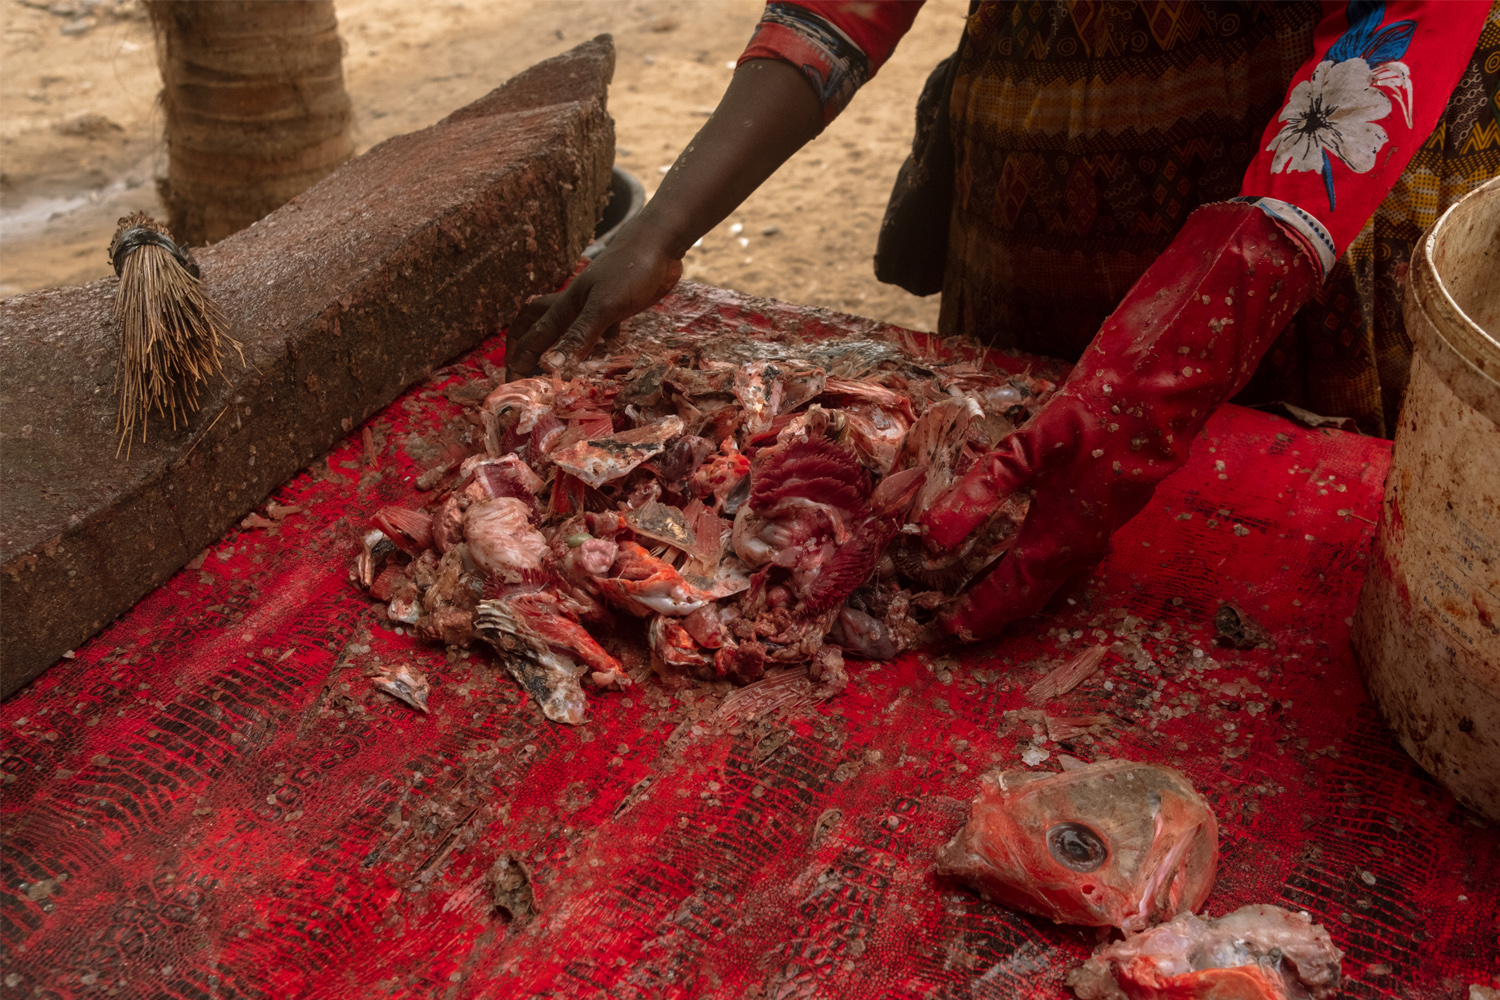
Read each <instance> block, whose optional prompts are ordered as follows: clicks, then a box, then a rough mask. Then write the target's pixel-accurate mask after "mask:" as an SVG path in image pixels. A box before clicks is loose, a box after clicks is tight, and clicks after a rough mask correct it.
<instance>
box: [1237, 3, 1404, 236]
mask: <svg viewBox="0 0 1500 1000" xmlns="http://www.w3.org/2000/svg"><path fill="white" fill-rule="evenodd" d="M1384 14H1385V3H1384V2H1383V0H1375V2H1371V0H1354V2H1352V3H1350V4H1349V8H1348V16H1349V30H1348V31H1346V32H1344V34H1343V35H1341V36H1340V37H1339V39H1338V41H1336V42H1334V43H1333V45H1332V46H1330V47H1329V49H1328V56H1327V58H1325V59H1324V60H1323V61H1322V62H1320V63H1318V65H1317V66H1316V67H1315V68H1314V69H1313V73H1312V76H1311V78H1309V79H1307V80H1304V81H1302V82H1301V83H1299V84H1297V85H1296V86H1295V87H1293V88H1292V92H1291V94H1289V95H1288V96H1287V102H1286V106H1285V107H1284V108H1282V109H1281V114H1280V115H1278V116H1277V119H1278V120H1279V121H1282V122H1285V123H1286V124H1284V125H1283V126H1282V127H1281V129H1280V131H1278V132H1277V133H1276V136H1275V138H1273V139H1272V140H1271V144H1270V145H1269V146H1267V147H1266V149H1267V150H1268V151H1269V152H1271V153H1272V158H1271V172H1272V173H1281V172H1282V171H1297V170H1300V171H1308V172H1315V173H1321V174H1322V175H1323V186H1324V188H1325V189H1326V190H1327V191H1328V208H1329V210H1330V211H1332V210H1333V209H1334V207H1335V199H1334V190H1333V162H1332V157H1337V158H1338V159H1339V161H1340V162H1341V163H1343V164H1344V165H1345V166H1347V167H1348V168H1349V169H1350V170H1353V171H1354V172H1355V173H1358V174H1362V173H1366V172H1368V171H1369V170H1371V169H1372V168H1373V167H1374V166H1375V158H1376V155H1377V154H1378V153H1379V152H1380V150H1381V148H1382V147H1383V146H1385V144H1386V143H1387V142H1388V141H1389V140H1390V135H1389V134H1388V133H1387V132H1386V130H1385V129H1384V128H1383V127H1381V126H1380V125H1378V124H1376V123H1377V122H1379V121H1382V120H1383V119H1385V118H1387V117H1388V116H1389V115H1390V113H1391V97H1388V96H1386V93H1385V92H1386V91H1389V92H1390V94H1391V96H1392V97H1394V98H1395V99H1396V101H1397V102H1398V103H1399V104H1400V105H1401V110H1402V112H1403V113H1404V116H1405V118H1406V123H1407V126H1408V127H1410V125H1411V99H1412V83H1411V71H1410V69H1409V68H1408V67H1407V66H1406V64H1405V63H1401V62H1396V61H1395V60H1396V58H1397V57H1398V56H1401V55H1403V54H1405V52H1406V48H1407V45H1408V44H1410V41H1411V35H1412V31H1413V30H1414V29H1415V27H1416V25H1415V23H1414V22H1412V21H1397V22H1395V23H1394V24H1391V25H1387V26H1385V27H1383V28H1382V27H1381V26H1380V21H1381V18H1382V17H1383V16H1384Z"/></svg>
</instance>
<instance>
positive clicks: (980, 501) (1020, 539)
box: [922, 204, 1318, 639]
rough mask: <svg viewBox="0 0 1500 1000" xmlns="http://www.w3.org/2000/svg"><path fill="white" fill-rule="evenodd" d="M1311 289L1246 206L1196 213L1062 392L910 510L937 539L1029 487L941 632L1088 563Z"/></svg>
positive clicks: (1299, 257) (1300, 267)
mask: <svg viewBox="0 0 1500 1000" xmlns="http://www.w3.org/2000/svg"><path fill="white" fill-rule="evenodd" d="M1317 286H1318V272H1317V268H1316V267H1315V266H1314V265H1313V263H1312V261H1311V258H1310V257H1309V255H1308V253H1307V252H1306V251H1305V250H1304V249H1303V244H1302V243H1301V242H1300V241H1299V240H1298V239H1297V238H1295V237H1294V236H1292V235H1290V234H1289V233H1288V232H1287V231H1284V230H1282V229H1281V227H1280V225H1279V224H1278V223H1277V222H1276V221H1275V220H1273V219H1272V218H1271V216H1269V215H1267V214H1266V213H1264V212H1262V211H1261V210H1260V209H1259V208H1257V207H1255V206H1253V205H1248V204H1220V205H1208V206H1205V207H1203V208H1200V209H1198V210H1197V211H1196V212H1194V213H1193V214H1192V215H1191V216H1190V217H1189V218H1188V220H1187V223H1186V224H1185V225H1184V226H1183V228H1182V231H1181V232H1180V233H1178V234H1177V237H1176V238H1175V239H1174V240H1173V241H1172V244H1171V245H1170V246H1169V247H1167V249H1166V251H1165V252H1164V253H1163V254H1162V255H1161V256H1160V257H1159V258H1157V260H1156V261H1155V262H1154V263H1153V264H1152V265H1151V267H1150V268H1148V269H1147V270H1146V273H1145V274H1143V275H1141V278H1140V280H1139V281H1137V282H1136V283H1135V285H1134V286H1132V288H1131V289H1130V291H1129V292H1127V293H1126V295H1125V300H1124V301H1123V302H1121V303H1120V305H1119V307H1118V308H1117V309H1116V310H1115V311H1114V312H1113V313H1112V314H1111V315H1110V317H1109V319H1107V320H1105V321H1104V326H1103V327H1102V328H1101V329H1100V331H1099V333H1098V335H1097V336H1095V338H1094V340H1093V342H1092V343H1091V344H1089V346H1088V348H1087V349H1086V350H1085V351H1084V352H1083V357H1082V358H1081V359H1080V360H1079V362H1078V365H1077V367H1075V368H1074V369H1073V372H1072V374H1071V375H1069V376H1068V381H1067V382H1066V384H1064V386H1063V387H1062V389H1061V390H1059V391H1058V393H1057V394H1056V395H1055V396H1053V397H1052V399H1050V400H1048V401H1047V403H1046V405H1045V406H1043V407H1042V409H1041V411H1040V412H1039V413H1037V415H1036V416H1035V417H1033V418H1032V420H1031V421H1030V422H1029V423H1028V424H1026V426H1024V427H1022V428H1021V429H1020V430H1018V431H1016V432H1015V433H1013V434H1011V435H1010V436H1009V437H1008V438H1006V439H1005V441H1004V442H1003V443H1002V444H1001V446H1000V447H999V448H997V449H996V450H995V451H993V452H991V453H990V454H988V455H986V456H985V457H984V458H981V459H980V460H979V461H978V462H977V463H976V464H975V465H974V467H973V468H972V469H970V470H969V471H968V472H967V473H966V474H965V475H964V477H963V479H962V480H960V481H959V482H958V483H956V484H955V485H954V486H953V487H952V488H951V489H950V490H949V491H948V492H947V493H946V494H945V495H944V496H943V497H941V498H939V500H938V502H937V503H935V504H934V505H933V506H932V507H931V508H930V509H929V510H928V511H927V513H926V514H924V515H923V518H922V523H923V526H924V527H925V528H926V529H927V537H928V540H929V541H930V542H931V543H935V544H937V545H940V546H944V547H949V546H953V545H956V544H957V543H958V542H960V541H962V540H963V539H964V538H966V537H968V535H969V534H970V533H971V532H973V531H974V529H975V528H977V527H979V526H980V525H982V524H983V523H984V522H985V521H986V520H987V519H988V517H989V516H990V514H991V513H993V512H994V510H995V509H996V507H997V506H998V505H999V504H1000V502H1001V501H1003V500H1004V499H1005V498H1007V497H1009V496H1011V495H1013V494H1015V493H1017V492H1019V491H1021V490H1027V491H1030V492H1031V494H1032V501H1031V509H1030V511H1029V512H1028V514H1027V515H1026V520H1025V522H1024V523H1023V524H1022V525H1021V531H1020V534H1019V535H1018V536H1017V538H1016V544H1015V545H1014V547H1012V548H1011V550H1010V551H1009V552H1007V553H1006V554H1005V555H1004V556H1002V557H1001V558H1000V561H999V562H998V563H996V564H995V566H994V568H993V569H992V570H991V571H990V572H989V574H988V575H987V576H984V577H982V578H981V579H980V580H979V581H978V582H976V583H975V584H974V585H973V586H972V587H970V588H969V590H968V591H967V592H966V593H965V594H964V595H963V596H962V597H961V598H960V599H959V600H958V601H957V602H956V603H955V604H954V606H953V609H952V611H951V612H950V613H949V615H948V616H947V618H946V620H945V624H946V625H947V627H948V628H949V630H950V631H952V632H954V633H956V634H957V635H958V636H959V637H960V638H963V639H984V638H988V637H990V636H993V635H995V634H996V633H998V632H999V631H1000V630H1001V629H1003V628H1004V627H1005V626H1006V625H1007V624H1009V623H1010V622H1012V621H1014V620H1016V619H1018V618H1024V617H1026V616H1027V615H1030V614H1034V613H1035V612H1037V611H1040V610H1041V608H1042V606H1043V605H1044V604H1045V603H1046V602H1047V600H1048V598H1050V597H1051V596H1052V595H1053V593H1054V592H1056V591H1057V590H1058V588H1060V587H1061V586H1062V585H1063V584H1064V583H1066V582H1067V581H1068V579H1069V578H1070V577H1072V576H1073V575H1074V574H1076V573H1078V572H1080V571H1082V570H1087V569H1090V568H1092V567H1093V566H1094V564H1095V563H1097V562H1098V561H1099V560H1100V559H1101V558H1102V557H1103V556H1104V554H1105V553H1106V552H1107V551H1108V549H1109V539H1110V536H1111V535H1112V534H1113V533H1114V531H1115V529H1117V528H1118V527H1120V526H1121V525H1122V524H1124V523H1125V522H1126V521H1128V520H1130V519H1131V518H1132V517H1134V516H1135V515H1136V514H1137V513H1139V512H1140V510H1141V509H1142V508H1143V507H1145V506H1146V504H1147V503H1148V502H1149V501H1150V499H1151V496H1152V494H1153V493H1154V492H1155V490H1156V485H1157V484H1158V483H1159V482H1161V481H1162V480H1163V479H1165V478H1166V477H1167V476H1168V475H1169V474H1171V473H1172V472H1173V471H1175V470H1176V469H1177V468H1179V467H1180V466H1181V465H1182V464H1183V463H1184V462H1185V461H1187V457H1188V451H1189V449H1190V448H1191V447H1192V443H1193V439H1194V438H1196V437H1197V436H1198V432H1199V431H1201V430H1202V429H1203V425H1204V423H1205V422H1207V420H1208V418H1209V415H1210V414H1212V413H1213V411H1214V410H1215V409H1216V408H1217V407H1218V406H1219V404H1220V403H1222V402H1224V401H1225V400H1226V399H1228V398H1229V397H1230V396H1232V395H1234V394H1235V393H1236V392H1238V391H1239V390H1240V389H1241V388H1242V387H1243V386H1244V385H1245V383H1246V382H1248V381H1249V379H1250V375H1251V373H1253V372H1254V371H1255V366H1256V364H1257V363H1258V362H1259V361H1260V357H1261V355H1262V354H1264V353H1265V351H1266V348H1267V347H1269V346H1270V344H1271V342H1272V341H1273V340H1275V338H1276V335H1277V334H1278V333H1280V332H1281V328H1282V327H1283V326H1285V325H1286V322H1287V321H1288V320H1289V319H1291V317H1292V314H1293V313H1295V312H1296V311H1297V310H1298V309H1299V308H1301V306H1302V304H1303V303H1304V302H1306V301H1307V300H1308V299H1309V298H1310V297H1311V296H1312V294H1313V292H1314V291H1315V290H1316V289H1317Z"/></svg>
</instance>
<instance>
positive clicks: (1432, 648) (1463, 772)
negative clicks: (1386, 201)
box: [1353, 180, 1500, 819]
mask: <svg viewBox="0 0 1500 1000" xmlns="http://www.w3.org/2000/svg"><path fill="white" fill-rule="evenodd" d="M1404 315H1405V319H1406V329H1407V332H1408V334H1409V335H1410V336H1411V337H1412V340H1413V343H1414V345H1415V348H1416V350H1415V355H1414V357H1413V360H1412V368H1411V379H1410V383H1409V385H1408V388H1407V395H1406V400H1405V402H1404V403H1403V404H1402V408H1401V416H1400V421H1399V425H1398V428H1397V431H1396V437H1395V445H1394V449H1393V454H1392V459H1391V469H1390V474H1389V477H1388V479H1387V480H1386V489H1385V502H1384V505H1383V507H1382V511H1381V519H1380V525H1379V528H1378V529H1377V533H1376V538H1375V544H1374V547H1373V550H1372V552H1371V556H1370V569H1369V572H1368V574H1367V576H1366V578H1365V583H1364V587H1363V589H1362V591H1361V593H1360V600H1359V607H1358V610H1357V612H1356V614H1355V621H1354V630H1353V641H1354V647H1355V652H1356V655H1357V656H1358V658H1359V662H1360V666H1361V669H1362V671H1363V673H1364V676H1365V683H1366V686H1367V687H1368V688H1369V691H1370V696H1371V698H1372V699H1373V700H1374V702H1375V704H1376V706H1377V707H1378V708H1379V710H1380V712H1381V715H1382V716H1383V718H1384V719H1385V721H1386V723H1387V724H1388V725H1389V726H1390V727H1391V728H1392V730H1394V731H1395V733H1396V735H1397V736H1398V738H1399V739H1400V741H1401V744H1402V746H1403V747H1404V748H1405V749H1406V751H1407V752H1408V753H1410V754H1411V755H1412V757H1413V758H1414V759H1415V760H1416V761H1417V762H1418V763H1419V764H1421V765H1422V766H1423V767H1424V768H1426V769H1427V770H1428V771H1429V772H1431V773H1432V774H1433V776H1434V777H1436V778H1437V779H1438V780H1439V781H1441V782H1442V783H1443V784H1444V785H1445V786H1447V787H1448V788H1449V789H1450V790H1451V791H1452V792H1453V794H1454V795H1455V796H1456V797H1457V798H1458V799H1459V800H1460V801H1461V802H1463V803H1464V804H1465V805H1468V806H1470V807H1472V808H1474V809H1477V810H1478V811H1480V812H1481V813H1484V814H1485V815H1487V816H1489V817H1490V818H1492V819H1500V338H1497V337H1496V330H1497V325H1500V324H1497V319H1500V180H1496V181H1491V182H1490V183H1489V184H1487V185H1485V186H1484V187H1482V188H1480V189H1478V190H1477V191H1475V192H1473V193H1472V194H1470V195H1469V196H1468V197H1466V198H1465V199H1463V200H1462V201H1460V202H1459V203H1458V204H1456V205H1454V206H1453V207H1452V208H1451V209H1449V210H1448V212H1446V213H1445V214H1444V215H1443V216H1442V218H1440V219H1439V220H1438V221H1437V223H1435V224H1434V225H1433V227H1432V228H1431V229H1430V230H1429V231H1428V232H1427V234H1426V235H1425V237H1424V238H1423V240H1422V241H1421V243H1420V244H1419V245H1418V247H1417V251H1416V253H1414V254H1413V260H1412V267H1411V282H1410V284H1409V286H1408V288H1407V294H1406V300H1405V305H1404Z"/></svg>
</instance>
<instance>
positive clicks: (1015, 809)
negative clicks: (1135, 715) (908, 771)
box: [938, 760, 1219, 931]
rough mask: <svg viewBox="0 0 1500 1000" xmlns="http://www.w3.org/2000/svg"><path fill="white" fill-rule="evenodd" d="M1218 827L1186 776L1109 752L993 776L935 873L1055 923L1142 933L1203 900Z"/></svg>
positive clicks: (1209, 882) (984, 784)
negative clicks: (1056, 767)
mask: <svg viewBox="0 0 1500 1000" xmlns="http://www.w3.org/2000/svg"><path fill="white" fill-rule="evenodd" d="M1218 856H1219V826H1218V823H1217V822H1216V821H1215V820H1214V816H1213V813H1212V812H1211V811H1210V810H1209V807H1208V802H1207V800H1206V799H1204V798H1203V796H1201V795H1199V794H1198V792H1197V791H1196V790H1194V788H1193V786H1192V785H1191V784H1189V783H1188V780H1187V779H1186V778H1184V777H1183V776H1182V775H1181V774H1179V773H1178V772H1176V771H1174V770H1172V769H1171V768H1166V767H1156V766H1154V765H1149V764H1136V763H1133V762H1131V761H1127V760H1109V761H1100V762H1098V763H1094V764H1089V765H1087V766H1085V767H1081V768H1077V769H1075V770H1071V771H1064V772H1061V773H1052V772H1047V771H1004V772H1001V773H998V774H997V773H994V772H991V773H989V774H986V775H983V776H981V778H980V787H979V795H978V796H976V797H975V799H974V801H973V805H972V807H971V812H970V815H969V821H968V823H967V824H965V826H964V827H963V828H962V829H961V830H959V831H958V833H957V835H956V836H954V838H953V840H952V841H950V842H949V843H948V844H947V845H945V846H944V847H943V848H941V849H940V850H939V851H938V871H939V872H940V873H942V874H946V875H951V876H953V877H955V878H958V879H960V880H961V881H963V882H966V883H968V884H969V885H971V886H973V887H974V888H976V889H978V890H979V892H980V893H981V894H983V895H984V896H985V897H987V898H989V899H992V900H994V901H995V902H999V903H1003V904H1004V905H1006V906H1010V907H1013V908H1015V909H1018V910H1025V911H1027V912H1028V913H1035V914H1037V915H1039V916H1043V917H1049V918H1051V919H1052V920H1055V921H1057V922H1058V923H1064V924H1085V925H1089V926H1095V927H1119V928H1121V929H1122V930H1125V931H1138V930H1142V929H1144V928H1146V927H1148V926H1150V925H1151V924H1154V923H1157V922H1159V921H1162V920H1167V919H1170V918H1171V917H1173V916H1176V915H1177V914H1179V913H1185V912H1191V911H1193V910H1196V909H1197V908H1198V907H1200V906H1202V905H1203V901H1204V900H1205V899H1206V898H1207V897H1208V892H1209V890H1210V889H1211V888H1212V887H1213V883H1214V872H1215V868H1216V866H1217V863H1218Z"/></svg>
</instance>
